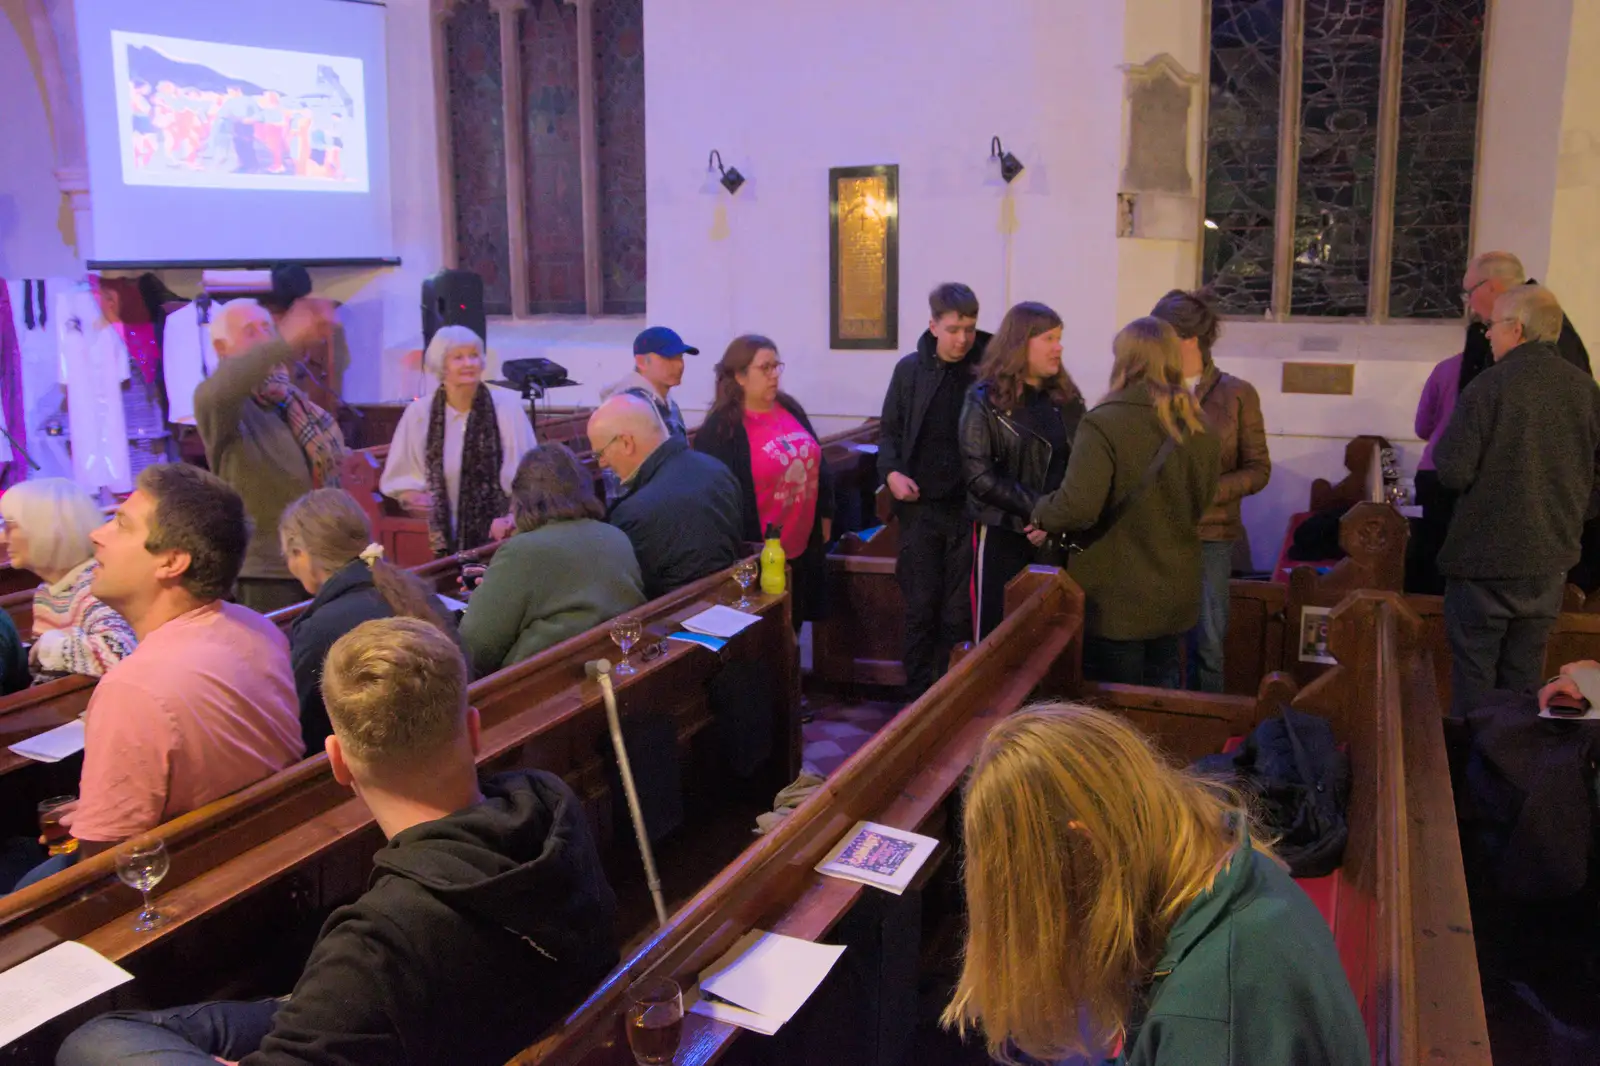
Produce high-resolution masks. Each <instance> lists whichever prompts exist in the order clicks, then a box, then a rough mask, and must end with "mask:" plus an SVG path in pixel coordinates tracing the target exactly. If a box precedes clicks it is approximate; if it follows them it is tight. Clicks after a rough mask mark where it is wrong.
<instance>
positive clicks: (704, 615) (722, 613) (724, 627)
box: [683, 604, 761, 640]
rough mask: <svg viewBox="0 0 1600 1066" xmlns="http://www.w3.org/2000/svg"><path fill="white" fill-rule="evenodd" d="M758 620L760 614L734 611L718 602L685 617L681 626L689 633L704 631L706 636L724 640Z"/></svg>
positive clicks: (759, 619)
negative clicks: (713, 605)
mask: <svg viewBox="0 0 1600 1066" xmlns="http://www.w3.org/2000/svg"><path fill="white" fill-rule="evenodd" d="M759 621H761V616H760V615H755V614H745V613H744V612H743V611H736V610H734V609H733V608H732V607H724V606H722V605H720V604H719V605H717V606H716V607H707V608H706V609H705V610H703V611H701V612H700V613H699V614H697V615H695V616H694V617H693V618H685V619H684V620H683V628H685V629H687V630H688V631H689V632H691V633H704V634H705V635H706V636H708V637H722V638H723V639H724V640H726V639H727V638H729V637H732V636H734V635H735V634H737V633H741V632H743V631H744V630H746V629H749V628H750V627H751V626H753V625H755V624H756V623H757V622H759Z"/></svg>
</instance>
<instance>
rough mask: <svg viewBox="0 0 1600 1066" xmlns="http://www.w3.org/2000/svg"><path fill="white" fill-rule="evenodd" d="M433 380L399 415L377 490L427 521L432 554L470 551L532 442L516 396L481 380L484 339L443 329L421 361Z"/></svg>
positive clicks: (484, 535)
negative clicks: (431, 387)
mask: <svg viewBox="0 0 1600 1066" xmlns="http://www.w3.org/2000/svg"><path fill="white" fill-rule="evenodd" d="M423 363H424V365H425V366H426V367H427V369H428V372H429V373H431V374H433V375H434V376H435V377H437V378H438V379H439V385H438V387H437V388H435V389H434V390H433V391H432V392H431V393H428V394H426V395H423V396H419V397H418V398H417V399H415V400H413V401H412V402H411V406H409V407H407V408H406V411H405V414H403V415H401V416H400V424H399V425H397V426H396V427H395V431H394V441H393V443H391V444H390V445H389V459H388V461H387V462H386V463H385V464H384V468H383V477H382V479H381V480H380V481H379V482H378V488H379V490H380V491H381V492H382V493H383V494H384V495H385V496H390V497H393V498H394V499H396V500H399V501H400V505H401V506H402V507H404V508H405V509H406V511H407V512H408V513H409V514H413V515H416V516H418V517H425V518H427V520H428V539H429V541H430V543H431V544H432V546H433V550H434V552H435V553H436V554H439V555H446V554H449V553H451V552H457V551H465V550H467V549H468V548H476V547H478V546H479V545H481V544H485V543H487V542H488V540H489V526H490V525H491V524H492V523H493V522H494V520H495V519H496V518H499V517H500V516H501V515H503V514H505V513H506V496H507V494H508V493H509V492H510V491H511V478H512V475H513V474H515V473H516V470H517V463H518V461H520V460H521V459H522V456H523V455H524V454H525V453H526V452H527V451H528V450H529V449H530V448H533V447H534V446H535V445H537V444H538V441H537V440H536V439H535V438H534V435H533V423H532V422H531V421H529V419H528V413H527V412H526V411H524V410H523V408H522V399H521V397H520V396H518V395H517V394H516V393H515V392H512V391H511V390H510V389H496V388H490V387H489V386H488V385H486V384H485V383H484V381H483V370H484V349H483V339H482V338H481V337H479V336H478V335H477V334H476V333H474V332H473V331H472V330H470V329H468V328H467V327H466V326H445V327H443V328H442V329H440V330H439V332H437V333H435V334H434V335H433V340H431V341H429V342H428V350H427V352H426V353H425V354H424V356H423Z"/></svg>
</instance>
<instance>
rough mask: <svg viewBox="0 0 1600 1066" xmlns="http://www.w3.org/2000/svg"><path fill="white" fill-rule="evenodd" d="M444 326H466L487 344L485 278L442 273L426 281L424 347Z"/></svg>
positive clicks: (469, 273)
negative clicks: (484, 306)
mask: <svg viewBox="0 0 1600 1066" xmlns="http://www.w3.org/2000/svg"><path fill="white" fill-rule="evenodd" d="M440 326H466V327H467V328H468V329H470V330H472V332H474V333H476V334H477V335H478V336H479V337H481V338H483V339H484V340H485V341H487V340H488V339H489V333H488V330H489V322H488V318H487V316H485V314H484V313H483V278H482V277H480V276H479V275H477V274H475V273H473V272H472V271H470V270H441V271H439V272H438V273H437V274H435V275H433V276H432V277H430V278H427V279H425V280H424V281H423V282H422V346H423V347H424V348H426V347H427V346H428V342H429V341H431V340H433V335H434V334H435V333H437V332H438V331H439V327H440Z"/></svg>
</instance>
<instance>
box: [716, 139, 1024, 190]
mask: <svg viewBox="0 0 1600 1066" xmlns="http://www.w3.org/2000/svg"><path fill="white" fill-rule="evenodd" d="M713 166H714V167H716V168H717V170H718V172H720V173H721V174H722V178H721V181H722V187H723V188H724V189H727V190H728V195H729V196H732V195H733V194H734V193H736V192H738V191H739V186H741V185H743V184H744V175H743V174H741V173H739V168H738V167H725V166H723V165H722V153H721V152H719V151H717V150H716V149H715V148H713V149H711V158H710V159H707V160H706V169H707V170H710V169H711V168H712V167H713ZM1017 169H1018V170H1021V169H1022V168H1021V166H1020V165H1019V166H1018V167H1017Z"/></svg>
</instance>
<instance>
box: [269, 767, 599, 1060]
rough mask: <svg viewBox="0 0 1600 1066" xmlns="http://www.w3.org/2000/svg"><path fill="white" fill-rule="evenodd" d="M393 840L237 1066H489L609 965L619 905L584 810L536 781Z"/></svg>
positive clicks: (510, 777)
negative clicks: (262, 1037)
mask: <svg viewBox="0 0 1600 1066" xmlns="http://www.w3.org/2000/svg"><path fill="white" fill-rule="evenodd" d="M482 788H483V796H484V802H483V803H481V804H478V805H476V806H473V807H469V808H467V809H465V810H461V811H457V812H456V813H454V814H452V815H450V816H449V817H446V818H440V819H438V820H437V821H432V822H424V823H423V824H421V825H417V826H413V827H412V828H410V829H407V830H405V831H404V832H402V833H400V834H399V835H397V836H396V837H395V838H394V839H393V840H391V841H389V844H388V846H387V847H385V848H384V849H383V850H382V851H380V852H378V854H377V855H376V857H375V858H374V860H373V861H374V865H375V866H376V867H377V868H376V869H375V870H374V871H373V875H372V883H371V885H370V886H369V887H368V889H367V891H366V893H365V894H364V895H363V896H362V897H361V898H360V899H359V900H357V901H356V902H354V903H352V904H350V905H348V906H345V907H341V908H339V909H338V910H336V911H335V912H334V913H333V914H332V915H330V916H329V918H328V920H327V922H326V923H325V924H324V925H323V927H322V933H321V935H320V936H319V937H318V939H317V943H316V946H315V947H314V948H312V950H311V958H310V959H309V960H308V961H307V962H306V968H305V971H304V972H303V973H302V974H301V975H300V981H299V983H298V984H297V985H296V986H295V990H294V995H293V997H291V999H290V1000H289V1001H288V1002H287V1003H285V1004H284V1006H283V1007H282V1008H281V1009H280V1010H279V1011H278V1014H277V1017H276V1018H275V1019H274V1021H273V1028H272V1032H271V1033H270V1034H268V1036H267V1038H266V1039H265V1040H264V1041H262V1044H261V1048H260V1050H258V1051H256V1052H255V1053H254V1054H252V1055H249V1056H247V1057H246V1058H245V1059H244V1060H243V1061H244V1063H247V1064H248V1066H287V1064H289V1063H296V1064H303V1063H315V1064H318V1066H358V1064H359V1066H403V1064H407V1063H410V1064H415V1066H424V1064H429V1066H431V1064H433V1063H450V1064H452V1066H475V1064H479V1063H481V1064H483V1066H502V1064H503V1063H504V1062H505V1061H506V1060H507V1059H509V1058H511V1057H512V1056H513V1055H515V1054H516V1053H517V1052H519V1051H521V1050H522V1049H523V1048H525V1047H527V1046H528V1045H529V1044H532V1043H533V1042H534V1041H535V1040H536V1039H537V1038H538V1037H539V1036H540V1034H541V1033H543V1032H544V1031H545V1030H547V1029H549V1028H550V1027H551V1026H553V1025H555V1024H557V1023H559V1022H560V1021H561V1019H562V1018H563V1017H564V1016H565V1015H566V1014H567V1012H569V1011H570V1010H571V1009H572V1008H573V1007H575V1006H577V1004H578V1003H579V1002H581V1000H582V999H583V997H584V996H586V995H587V994H588V993H589V992H591V991H593V989H594V987H595V986H596V985H597V984H599V982H600V980H601V978H603V977H604V976H605V975H606V974H607V973H608V972H609V971H610V970H611V968H612V967H613V966H614V965H615V964H616V962H617V946H616V939H615V932H614V930H613V928H612V926H613V919H614V916H615V911H616V897H615V895H614V894H613V893H612V891H611V886H610V885H608V884H607V883H606V879H605V873H604V872H603V870H602V869H601V866H600V856H599V853H598V851H597V849H596V848H595V843H594V839H593V837H592V836H591V835H590V832H589V826H588V823H587V822H586V821H585V820H584V816H583V810H582V806H581V805H580V803H579V802H578V799H577V797H576V796H574V795H573V793H572V790H571V789H569V788H568V787H567V786H566V784H565V783H564V782H562V780H561V779H560V778H559V777H556V776H555V775H554V774H549V773H545V772H543V771H539V770H529V771H521V772H516V773H508V774H501V775H499V776H497V777H493V778H486V779H484V781H483V782H482Z"/></svg>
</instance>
